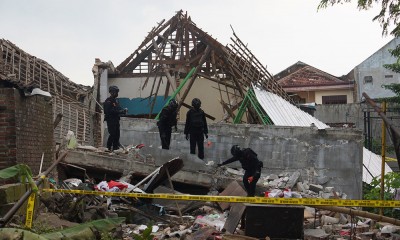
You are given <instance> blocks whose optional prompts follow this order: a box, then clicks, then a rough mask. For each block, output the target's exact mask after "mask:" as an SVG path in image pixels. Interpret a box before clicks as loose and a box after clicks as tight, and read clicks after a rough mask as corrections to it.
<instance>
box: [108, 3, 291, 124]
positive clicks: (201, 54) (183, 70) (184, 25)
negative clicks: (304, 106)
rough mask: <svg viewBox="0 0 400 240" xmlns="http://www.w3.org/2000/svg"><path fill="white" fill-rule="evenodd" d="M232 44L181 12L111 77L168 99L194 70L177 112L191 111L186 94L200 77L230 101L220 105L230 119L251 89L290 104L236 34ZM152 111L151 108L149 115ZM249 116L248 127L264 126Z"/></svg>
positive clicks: (160, 26)
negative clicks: (138, 81) (133, 81)
mask: <svg viewBox="0 0 400 240" xmlns="http://www.w3.org/2000/svg"><path fill="white" fill-rule="evenodd" d="M231 40H232V42H231V43H230V44H228V45H226V46H223V45H222V44H221V43H219V42H218V41H217V40H215V39H214V38H212V37H211V36H210V35H209V34H207V33H206V32H204V31H203V30H201V29H200V28H199V27H197V26H196V24H195V23H194V22H192V20H191V18H190V16H188V15H187V13H184V12H183V11H182V10H180V11H178V12H177V13H176V15H175V16H173V17H172V18H171V19H169V20H168V21H165V20H162V21H161V22H160V23H158V25H157V26H156V27H154V28H153V29H152V30H151V31H150V32H149V34H148V35H147V36H146V38H145V40H144V41H143V42H142V43H141V44H140V46H139V47H138V48H137V49H136V50H135V51H134V52H133V53H132V54H130V55H129V57H127V58H126V59H125V60H124V61H123V62H122V63H121V64H119V65H118V66H117V67H116V69H115V70H114V71H111V73H110V74H109V76H110V77H145V81H144V84H143V86H142V88H151V91H150V95H149V99H151V97H152V96H157V95H164V97H165V98H166V97H168V96H171V94H172V93H173V92H175V91H176V90H177V87H178V86H179V84H180V83H181V81H182V79H183V78H184V77H185V76H186V75H187V74H188V73H189V72H190V71H191V69H195V70H194V73H193V74H192V76H191V77H190V79H189V80H188V83H187V85H186V86H187V87H186V89H184V90H183V93H182V92H181V93H180V94H179V95H177V100H178V101H179V107H181V106H182V105H184V106H187V103H185V101H186V97H187V95H188V92H189V91H190V89H191V87H192V86H193V82H194V81H195V79H199V78H201V79H205V80H209V81H212V82H214V83H217V84H218V90H219V93H220V96H221V99H227V102H224V100H220V104H221V106H222V108H223V109H224V111H225V112H227V113H228V118H231V119H232V120H233V119H234V118H235V113H234V112H235V110H237V109H238V108H239V106H240V103H241V101H242V100H243V99H244V98H245V96H246V93H247V91H248V89H250V88H251V86H252V85H255V86H257V87H259V88H261V89H263V90H267V91H269V92H272V93H275V94H277V95H278V96H280V97H282V98H283V99H285V100H287V101H289V102H292V101H291V99H290V97H289V96H288V94H287V93H286V92H285V91H284V90H283V88H282V87H281V86H280V85H279V84H278V83H277V82H276V81H275V80H274V79H273V77H272V75H271V74H270V73H269V72H268V71H267V69H266V68H265V67H264V65H263V64H261V63H260V61H258V60H257V58H256V57H255V55H254V54H253V53H251V51H250V50H249V49H248V48H247V46H246V45H245V44H244V43H243V42H242V41H241V40H240V39H239V38H238V36H237V35H236V34H235V33H233V37H231ZM162 76H165V77H166V79H167V83H166V84H167V86H166V90H165V92H164V93H160V92H159V86H160V84H161V82H162V78H161V77H162ZM231 99H235V101H231ZM152 101H155V99H153V100H152ZM234 103H235V104H234ZM150 105H151V104H150ZM153 105H154V104H153ZM152 111H153V109H151V110H150V112H152ZM246 117H247V122H248V123H260V122H261V119H260V117H259V116H258V115H257V113H256V111H255V110H254V109H253V108H252V107H251V105H249V106H248V108H247V112H246ZM225 120H227V119H225Z"/></svg>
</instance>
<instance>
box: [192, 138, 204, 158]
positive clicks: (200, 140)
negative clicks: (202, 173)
mask: <svg viewBox="0 0 400 240" xmlns="http://www.w3.org/2000/svg"><path fill="white" fill-rule="evenodd" d="M196 145H197V148H198V151H199V153H198V157H199V158H200V159H204V135H203V133H202V132H201V133H190V154H196Z"/></svg>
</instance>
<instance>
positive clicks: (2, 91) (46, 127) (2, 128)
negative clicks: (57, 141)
mask: <svg viewBox="0 0 400 240" xmlns="http://www.w3.org/2000/svg"><path fill="white" fill-rule="evenodd" d="M49 100H50V99H46V98H45V97H43V96H31V97H25V96H22V95H21V93H20V91H19V90H17V89H14V88H0V106H5V110H0V148H1V149H2V151H1V153H0V169H3V168H6V167H10V166H13V165H15V164H17V163H24V164H27V165H28V166H29V167H30V168H31V170H32V173H33V174H34V175H36V174H38V171H39V167H40V160H41V157H42V153H44V159H43V166H42V171H44V170H46V169H47V168H48V167H49V166H50V165H51V163H52V161H53V159H54V137H53V117H52V116H53V112H52V103H51V101H49Z"/></svg>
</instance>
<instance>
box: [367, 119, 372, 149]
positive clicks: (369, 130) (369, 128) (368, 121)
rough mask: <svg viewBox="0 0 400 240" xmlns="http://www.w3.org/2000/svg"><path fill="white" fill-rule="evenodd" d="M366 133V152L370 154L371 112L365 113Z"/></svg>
mask: <svg viewBox="0 0 400 240" xmlns="http://www.w3.org/2000/svg"><path fill="white" fill-rule="evenodd" d="M367 131H368V150H370V151H371V152H372V137H371V112H370V111H368V112H367Z"/></svg>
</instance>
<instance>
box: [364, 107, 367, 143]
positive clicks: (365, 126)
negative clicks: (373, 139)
mask: <svg viewBox="0 0 400 240" xmlns="http://www.w3.org/2000/svg"><path fill="white" fill-rule="evenodd" d="M367 142H368V136H367V112H364V147H365V148H367V147H368V143H367Z"/></svg>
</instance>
